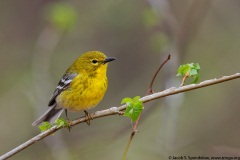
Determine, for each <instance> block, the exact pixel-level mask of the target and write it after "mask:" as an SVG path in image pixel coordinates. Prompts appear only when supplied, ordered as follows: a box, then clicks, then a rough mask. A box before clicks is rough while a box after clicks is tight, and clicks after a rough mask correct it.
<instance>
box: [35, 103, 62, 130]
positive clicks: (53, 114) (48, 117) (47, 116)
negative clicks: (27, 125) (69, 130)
mask: <svg viewBox="0 0 240 160" xmlns="http://www.w3.org/2000/svg"><path fill="white" fill-rule="evenodd" d="M55 107H56V106H55V105H54V106H51V107H49V109H48V110H47V112H45V113H44V114H43V115H42V116H41V117H39V118H38V119H37V120H36V121H34V122H33V124H32V125H33V126H36V125H39V124H41V123H42V122H44V121H48V122H49V123H53V122H54V121H55V120H56V119H57V118H58V117H60V115H61V114H62V112H63V110H64V109H62V108H60V109H56V108H55Z"/></svg>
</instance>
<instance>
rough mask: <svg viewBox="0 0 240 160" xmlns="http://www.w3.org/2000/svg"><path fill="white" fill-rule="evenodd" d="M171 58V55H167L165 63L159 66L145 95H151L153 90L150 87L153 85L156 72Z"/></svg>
mask: <svg viewBox="0 0 240 160" xmlns="http://www.w3.org/2000/svg"><path fill="white" fill-rule="evenodd" d="M170 58H171V55H170V54H169V55H168V57H167V59H165V61H164V62H163V63H162V64H161V65H160V67H159V68H158V70H157V71H156V73H155V74H154V76H153V78H152V81H151V83H150V86H149V89H148V91H147V94H146V95H149V94H150V93H153V90H152V86H153V83H154V81H155V79H156V77H157V75H158V72H159V71H160V70H161V69H162V67H163V66H164V65H165V64H166V63H167V61H169V60H170Z"/></svg>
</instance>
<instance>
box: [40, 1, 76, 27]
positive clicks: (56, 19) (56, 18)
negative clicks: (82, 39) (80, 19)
mask: <svg viewBox="0 0 240 160" xmlns="http://www.w3.org/2000/svg"><path fill="white" fill-rule="evenodd" d="M44 14H45V18H46V20H47V21H49V22H51V23H52V24H53V25H54V26H55V27H56V28H57V29H59V30H61V31H68V30H71V29H72V28H73V27H74V26H75V25H76V21H77V12H76V9H75V7H73V6H72V5H70V4H69V3H64V2H61V3H53V4H50V5H48V6H47V7H46V9H45V10H44Z"/></svg>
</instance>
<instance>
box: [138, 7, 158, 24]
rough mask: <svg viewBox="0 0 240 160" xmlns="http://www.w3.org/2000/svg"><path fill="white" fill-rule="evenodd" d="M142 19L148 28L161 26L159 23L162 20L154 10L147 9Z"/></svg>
mask: <svg viewBox="0 0 240 160" xmlns="http://www.w3.org/2000/svg"><path fill="white" fill-rule="evenodd" d="M142 18H143V24H144V25H145V26H146V27H148V28H149V27H155V26H156V25H159V22H160V21H161V18H160V17H159V16H157V14H156V13H154V11H153V9H152V8H147V9H145V10H144V11H143V13H142Z"/></svg>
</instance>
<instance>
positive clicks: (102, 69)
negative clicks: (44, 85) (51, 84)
mask: <svg viewBox="0 0 240 160" xmlns="http://www.w3.org/2000/svg"><path fill="white" fill-rule="evenodd" d="M113 60H115V59H114V58H107V57H106V56H105V55H104V54H103V53H101V52H99V51H89V52H87V53H84V54H82V55H81V56H80V57H79V58H77V60H76V61H75V62H74V63H73V64H72V65H71V66H70V67H69V68H68V69H67V71H66V73H65V74H64V75H63V77H62V78H61V80H60V81H59V83H58V86H57V88H56V89H55V91H54V92H53V95H52V97H51V99H50V101H49V103H48V106H49V109H48V110H47V112H46V113H44V114H43V115H42V116H41V117H40V118H38V119H37V120H36V121H35V122H33V124H32V125H33V126H36V125H39V124H40V123H42V122H44V121H48V122H49V123H53V122H54V121H55V120H56V119H57V118H58V117H59V116H60V115H61V114H62V112H63V111H64V110H65V112H66V116H67V110H69V111H82V110H84V111H85V110H86V109H90V108H93V107H95V106H96V105H97V104H98V103H99V102H100V101H101V100H102V98H103V96H104V94H105V92H106V90H107V87H108V79H107V76H106V72H107V66H108V64H107V63H108V62H110V61H113Z"/></svg>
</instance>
